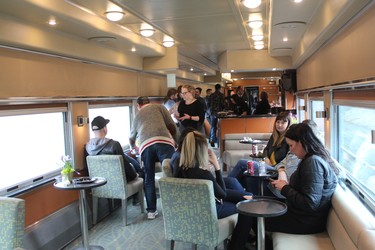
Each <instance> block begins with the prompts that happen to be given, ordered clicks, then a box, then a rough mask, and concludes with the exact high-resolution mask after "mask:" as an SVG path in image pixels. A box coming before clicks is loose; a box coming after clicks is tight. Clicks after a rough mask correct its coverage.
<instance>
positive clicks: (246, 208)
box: [236, 197, 287, 217]
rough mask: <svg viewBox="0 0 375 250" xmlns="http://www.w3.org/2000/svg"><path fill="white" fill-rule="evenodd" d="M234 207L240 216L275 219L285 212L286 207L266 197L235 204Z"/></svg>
mask: <svg viewBox="0 0 375 250" xmlns="http://www.w3.org/2000/svg"><path fill="white" fill-rule="evenodd" d="M236 207H237V211H238V212H239V213H240V214H244V215H249V216H255V217H275V216H279V215H282V214H284V213H286V211H287V205H286V204H285V203H283V202H281V201H278V200H275V199H272V198H267V197H259V198H254V199H252V200H246V201H241V202H239V203H237V205H236Z"/></svg>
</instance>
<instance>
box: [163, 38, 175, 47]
mask: <svg viewBox="0 0 375 250" xmlns="http://www.w3.org/2000/svg"><path fill="white" fill-rule="evenodd" d="M173 45H174V40H173V39H172V38H170V39H164V41H163V46H164V47H166V48H169V47H172V46H173Z"/></svg>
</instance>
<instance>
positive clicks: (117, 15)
mask: <svg viewBox="0 0 375 250" xmlns="http://www.w3.org/2000/svg"><path fill="white" fill-rule="evenodd" d="M104 14H105V16H106V17H107V19H108V20H110V21H112V22H117V21H120V20H121V19H122V18H123V17H124V15H125V13H124V12H122V11H117V10H116V11H107V12H105V13H104Z"/></svg>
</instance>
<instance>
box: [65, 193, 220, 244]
mask: <svg viewBox="0 0 375 250" xmlns="http://www.w3.org/2000/svg"><path fill="white" fill-rule="evenodd" d="M158 212H159V215H158V216H157V218H156V219H155V220H147V219H146V214H141V213H140V208H139V206H133V205H131V202H130V205H129V207H128V221H129V223H130V225H128V226H126V227H124V226H122V217H121V208H119V209H117V210H116V211H114V212H113V213H112V214H111V215H109V216H108V217H106V218H104V219H103V220H102V221H101V222H99V223H98V224H97V225H96V226H94V227H93V228H91V229H90V230H89V242H90V245H99V246H102V247H104V249H108V250H114V249H116V250H120V249H121V250H123V249H129V250H133V249H134V250H143V249H144V250H162V249H169V245H168V247H167V246H166V241H165V239H164V224H163V214H162V210H161V205H160V199H158ZM80 246H82V238H81V237H79V238H78V239H76V240H75V241H73V242H72V243H71V244H69V246H67V247H65V248H63V249H64V250H71V249H75V248H77V247H80ZM175 249H176V250H185V249H186V250H190V249H192V248H191V244H189V243H184V242H176V243H175ZM198 249H199V250H203V249H208V248H207V247H205V246H198ZM218 249H219V250H222V249H224V246H223V244H221V245H220V246H219V247H218Z"/></svg>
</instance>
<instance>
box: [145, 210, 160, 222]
mask: <svg viewBox="0 0 375 250" xmlns="http://www.w3.org/2000/svg"><path fill="white" fill-rule="evenodd" d="M157 215H158V211H155V212H148V213H147V219H149V220H153V219H155V218H156V216H157Z"/></svg>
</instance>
